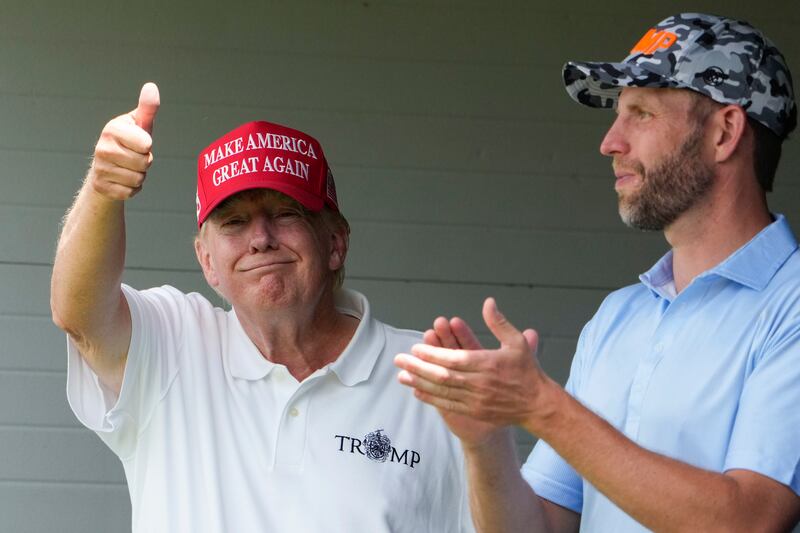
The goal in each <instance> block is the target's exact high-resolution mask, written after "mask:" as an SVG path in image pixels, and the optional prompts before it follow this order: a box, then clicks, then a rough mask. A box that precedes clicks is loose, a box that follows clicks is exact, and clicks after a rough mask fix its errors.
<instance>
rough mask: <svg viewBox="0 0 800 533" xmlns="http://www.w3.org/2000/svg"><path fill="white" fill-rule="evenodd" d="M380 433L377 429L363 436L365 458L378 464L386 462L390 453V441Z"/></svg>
mask: <svg viewBox="0 0 800 533" xmlns="http://www.w3.org/2000/svg"><path fill="white" fill-rule="evenodd" d="M381 431H383V430H382V429H378V430H376V431H373V432H371V433H367V434H366V435H365V436H364V447H365V448H366V455H367V457H368V458H370V459H372V460H373V461H378V462H379V463H383V462H384V461H386V459H388V458H389V454H390V453H392V441H391V440H390V439H389V437H388V436H387V435H381Z"/></svg>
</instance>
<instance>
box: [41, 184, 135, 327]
mask: <svg viewBox="0 0 800 533" xmlns="http://www.w3.org/2000/svg"><path fill="white" fill-rule="evenodd" d="M91 172H92V171H91V170H90V173H91ZM124 262H125V222H124V205H123V202H122V201H120V200H112V199H109V198H107V197H104V196H102V195H101V194H99V193H98V192H97V191H95V190H94V189H93V187H92V183H91V176H87V179H86V181H85V183H84V185H83V187H82V188H81V190H80V192H79V193H78V196H77V197H76V199H75V202H74V204H73V206H72V208H71V209H70V211H69V212H68V214H67V217H66V220H65V222H64V228H63V230H62V233H61V237H60V239H59V241H58V247H57V249H56V257H55V261H54V264H53V277H52V282H51V306H52V309H53V316H54V320H55V321H56V323H57V324H58V325H59V326H61V327H63V328H64V329H65V330H67V331H71V332H72V331H74V332H75V333H76V334H86V333H89V334H91V333H93V332H94V331H95V330H102V328H103V327H104V322H105V321H107V320H108V319H109V318H111V317H112V316H113V315H114V314H115V313H116V312H117V311H118V307H119V305H120V298H121V293H120V281H121V279H122V272H123V268H124Z"/></svg>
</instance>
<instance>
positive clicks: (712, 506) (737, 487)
mask: <svg viewBox="0 0 800 533" xmlns="http://www.w3.org/2000/svg"><path fill="white" fill-rule="evenodd" d="M559 390H561V393H558V394H557V399H556V400H555V401H556V402H557V408H555V409H553V410H552V412H553V413H554V414H553V415H551V416H550V417H549V419H548V420H546V421H544V420H535V421H534V422H533V423H532V424H529V423H527V424H525V426H526V429H527V430H529V431H531V432H532V433H534V434H537V435H538V436H539V437H540V438H542V439H544V440H545V441H546V442H547V443H548V444H550V445H551V446H552V447H553V448H554V449H555V450H556V451H557V452H558V453H559V454H560V455H561V457H562V458H564V459H565V460H566V461H567V462H568V463H569V464H570V465H571V466H572V467H573V468H575V470H576V471H577V472H578V473H579V474H580V475H581V476H582V477H583V478H584V479H586V480H587V481H588V482H589V483H591V484H592V485H593V486H594V487H595V488H597V490H599V491H600V492H602V493H603V494H604V495H605V496H606V497H608V498H609V499H610V500H611V501H613V502H614V503H615V504H617V505H618V506H619V507H620V508H621V509H622V510H624V511H625V512H626V513H628V514H629V515H631V516H632V517H633V518H635V519H636V520H637V521H639V522H640V523H642V524H643V525H645V526H646V527H648V528H649V529H653V530H656V531H769V530H772V529H768V528H767V525H766V522H765V519H764V515H765V514H766V515H768V514H769V513H768V512H765V511H766V510H767V509H768V508H769V506H770V505H771V504H772V503H776V505H777V502H774V500H773V499H771V501H770V502H761V503H757V504H756V505H754V502H753V500H752V498H753V494H755V493H756V492H754V491H752V490H750V491H749V493H748V491H746V490H743V488H745V486H744V484H743V482H744V481H747V480H749V479H750V478H753V477H760V476H758V475H756V474H754V473H751V472H744V471H740V473H742V474H743V475H744V479H742V478H741V477H737V476H736V475H730V474H721V473H717V472H711V471H708V470H703V469H701V468H696V467H693V466H690V465H688V464H686V463H683V462H680V461H677V460H674V459H671V458H668V457H665V456H663V455H659V454H657V453H654V452H651V451H649V450H646V449H644V448H642V447H640V446H638V445H637V444H636V443H634V442H633V441H631V440H630V439H628V438H627V437H626V436H625V435H623V434H622V433H620V432H619V431H617V430H616V429H615V428H614V427H612V426H611V425H610V424H608V423H607V422H606V421H605V420H603V419H602V418H600V417H599V416H597V415H595V414H594V413H592V412H591V411H589V410H588V409H587V408H585V407H584V406H583V405H581V404H580V403H579V402H578V401H577V400H575V399H574V398H572V397H571V396H569V394H567V393H566V392H565V391H563V389H559ZM747 476H750V477H749V478H748V477H747ZM770 483H775V482H771V480H770ZM753 486H755V485H751V486H749V487H746V488H748V489H752V488H753ZM786 490H787V492H788V491H789V489H788V488H787V489H786ZM789 497H790V498H791V495H790V496H789ZM776 511H777V509H776ZM762 513H763V514H762Z"/></svg>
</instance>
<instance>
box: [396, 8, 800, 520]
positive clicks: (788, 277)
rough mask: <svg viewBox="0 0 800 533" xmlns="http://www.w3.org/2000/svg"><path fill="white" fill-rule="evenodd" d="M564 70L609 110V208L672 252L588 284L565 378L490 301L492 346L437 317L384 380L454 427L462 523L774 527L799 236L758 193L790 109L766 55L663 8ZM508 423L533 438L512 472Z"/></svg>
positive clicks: (798, 355) (782, 512)
mask: <svg viewBox="0 0 800 533" xmlns="http://www.w3.org/2000/svg"><path fill="white" fill-rule="evenodd" d="M564 80H565V82H566V86H567V91H568V92H569V94H570V95H571V96H572V98H574V99H575V100H577V101H578V102H580V103H582V104H585V105H588V106H592V107H614V108H615V109H616V112H617V117H616V119H615V120H614V123H613V124H612V126H611V128H610V129H609V131H608V133H607V134H606V136H605V138H604V139H603V141H602V143H601V145H600V151H601V152H602V153H603V154H604V155H606V156H609V157H610V158H612V160H613V168H614V175H615V176H616V183H615V188H616V191H617V193H618V195H619V210H620V214H621V216H622V219H623V221H624V222H625V223H626V224H628V225H630V226H632V227H635V228H640V229H643V230H656V231H663V232H664V236H665V237H666V239H667V241H668V242H669V244H670V245H671V247H672V250H671V251H670V252H669V253H667V254H666V255H665V256H664V257H663V258H662V259H661V260H660V261H658V262H657V263H656V265H655V266H653V267H652V268H651V269H650V270H649V271H648V272H646V273H645V274H643V275H642V276H640V280H641V283H639V284H636V285H631V286H629V287H625V288H623V289H620V290H618V291H616V292H614V293H612V294H611V295H609V296H608V297H607V298H606V300H605V301H604V302H603V304H602V305H601V307H600V309H599V310H598V311H597V313H596V315H595V316H594V317H593V318H592V320H591V321H590V322H589V323H588V324H587V325H586V326H585V327H584V329H583V331H582V333H581V335H580V338H579V340H578V346H577V351H576V353H575V358H574V360H573V363H572V368H571V372H570V377H569V380H568V381H567V384H566V387H565V388H561V387H560V386H559V385H558V384H557V383H555V382H554V381H553V380H551V379H550V378H549V377H548V376H547V375H546V374H544V372H543V371H542V370H541V368H540V367H539V365H538V362H537V360H536V357H535V352H536V343H537V336H536V333H535V331H533V330H525V331H522V332H520V331H519V330H517V329H516V328H514V327H513V326H512V325H511V324H510V323H509V322H508V321H507V320H506V319H505V318H504V317H503V315H502V314H500V312H499V311H498V308H497V306H496V304H495V302H494V300H492V299H487V301H486V303H485V304H484V309H483V316H484V319H485V321H486V323H487V325H488V326H489V328H490V330H491V331H492V332H493V333H494V335H495V336H496V337H497V338H498V339H499V340H500V343H501V347H500V348H499V349H498V350H484V349H482V348H481V346H480V345H479V343H478V341H477V340H476V338H475V336H474V335H473V334H472V331H471V330H470V328H469V327H468V326H467V325H466V324H465V323H464V322H463V321H462V320H460V319H458V318H454V319H451V320H447V319H445V318H442V317H440V318H438V319H437V320H436V321H435V322H434V325H433V329H431V330H429V331H428V332H426V333H425V341H426V344H423V345H417V346H415V347H414V348H413V349H412V352H411V353H410V354H400V355H398V356H397V358H396V364H397V365H398V366H399V367H400V368H401V369H402V370H401V372H400V374H399V380H400V381H401V382H402V383H404V384H406V385H408V386H411V387H413V388H414V390H415V393H416V395H417V397H418V398H420V399H421V400H423V401H425V402H428V403H430V404H432V405H435V406H437V407H438V408H439V409H440V411H441V413H442V415H443V416H444V418H445V420H446V421H447V423H448V424H449V426H450V428H451V429H452V430H453V432H454V433H456V434H457V435H458V436H459V437H460V439H461V441H462V445H463V447H464V450H465V453H466V457H467V465H468V473H469V482H470V494H471V500H470V501H471V504H472V512H473V517H474V519H475V523H476V527H477V529H478V530H480V531H483V532H487V533H488V532H497V531H503V532H517V531H558V532H562V531H565V532H566V531H577V530H578V529H580V530H581V531H592V532H594V531H613V532H615V533H619V532H639V531H647V530H655V531H726V532H730V531H747V532H750V531H788V530H791V528H792V526H793V525H794V524H795V523H797V521H798V517H800V496H798V495H799V494H800V407H799V406H800V251H798V246H797V241H796V239H795V237H794V235H793V234H792V231H791V230H790V228H789V225H788V223H787V221H786V219H785V218H784V217H783V216H781V215H779V214H773V213H771V212H770V210H769V208H768V207H767V201H766V192H767V191H769V190H771V188H772V181H773V177H774V174H775V169H776V167H777V164H778V159H779V157H780V152H781V143H782V142H783V141H784V140H785V139H786V137H787V136H788V134H789V133H790V132H791V131H792V130H793V128H794V127H795V125H796V119H797V106H796V104H795V101H794V96H793V92H792V82H791V76H790V74H789V70H788V68H787V66H786V63H785V60H784V59H783V56H782V55H781V54H780V52H779V51H778V50H777V48H775V46H774V45H773V44H772V43H771V42H770V41H769V40H767V39H766V38H765V37H764V36H763V35H762V34H761V33H760V32H759V31H758V30H757V29H755V28H753V27H752V26H751V25H749V24H747V23H744V22H742V21H737V20H732V19H729V18H724V17H718V16H713V15H703V14H681V15H676V16H673V17H669V18H667V19H665V20H664V21H662V22H660V23H659V24H658V25H656V26H655V27H654V28H652V29H650V30H649V31H648V32H647V33H646V34H645V36H644V37H643V38H642V40H641V41H640V42H639V43H637V44H636V45H635V46H634V48H633V50H632V51H631V54H630V55H629V56H628V58H627V59H625V60H624V61H623V62H622V63H568V64H567V65H566V67H565V69H564ZM509 424H519V425H521V426H522V427H524V428H525V429H527V430H528V431H529V432H531V433H532V434H534V435H536V436H537V437H539V439H540V440H539V442H538V443H537V445H536V447H535V448H534V450H533V452H532V453H531V456H530V457H529V458H528V460H527V462H526V463H525V465H524V466H523V467H522V471H521V472H520V470H519V469H518V466H517V464H516V458H515V457H514V452H513V444H512V441H511V437H510V433H509V431H508V429H507V428H506V426H508V425H509Z"/></svg>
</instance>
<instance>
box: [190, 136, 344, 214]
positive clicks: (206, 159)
mask: <svg viewBox="0 0 800 533" xmlns="http://www.w3.org/2000/svg"><path fill="white" fill-rule="evenodd" d="M261 188H264V189H274V190H276V191H280V192H282V193H284V194H286V195H288V196H291V197H292V198H294V199H295V200H297V201H298V202H300V203H301V204H302V205H303V206H304V207H305V208H306V209H309V210H311V211H320V210H322V208H323V206H325V205H326V204H327V205H328V206H329V207H331V208H332V209H335V210H337V211H338V210H339V205H338V202H337V201H336V186H335V185H334V183H333V173H332V172H331V169H330V167H328V162H327V161H326V160H325V155H324V154H323V153H322V146H320V144H319V142H318V141H317V140H316V139H314V138H313V137H311V136H310V135H306V134H305V133H303V132H302V131H298V130H295V129H292V128H287V127H286V126H281V125H280V124H272V123H270V122H263V121H258V122H248V123H247V124H242V125H241V126H239V127H238V128H236V129H235V130H233V131H231V132H230V133H228V134H226V135H224V136H223V137H220V138H219V139H217V140H216V141H214V142H213V143H211V144H210V145H209V146H208V147H207V148H206V149H205V150H203V151H202V152H200V155H199V156H198V158H197V225H198V227H199V226H201V225H202V224H203V222H204V221H205V220H206V218H208V215H209V214H211V211H213V210H214V208H215V207H216V206H217V205H219V203H220V202H222V201H223V200H224V199H225V198H227V197H229V196H231V195H233V194H236V193H237V192H240V191H244V190H247V189H261Z"/></svg>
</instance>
